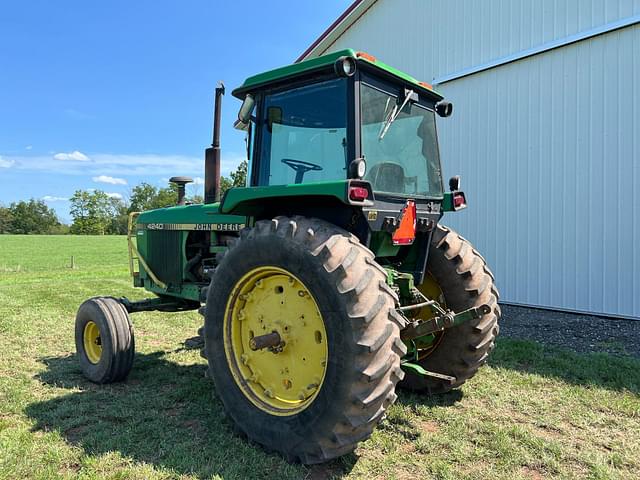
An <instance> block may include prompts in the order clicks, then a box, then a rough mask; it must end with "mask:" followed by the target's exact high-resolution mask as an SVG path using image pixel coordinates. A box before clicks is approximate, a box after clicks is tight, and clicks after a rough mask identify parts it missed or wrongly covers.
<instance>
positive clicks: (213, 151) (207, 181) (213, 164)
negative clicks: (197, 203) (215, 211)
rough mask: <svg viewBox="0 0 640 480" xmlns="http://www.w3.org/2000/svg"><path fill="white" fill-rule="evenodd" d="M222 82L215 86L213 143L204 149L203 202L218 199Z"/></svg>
mask: <svg viewBox="0 0 640 480" xmlns="http://www.w3.org/2000/svg"><path fill="white" fill-rule="evenodd" d="M223 95H224V83H222V82H220V83H218V86H217V87H216V96H215V103H214V107H213V143H212V144H211V146H210V147H209V148H207V149H206V150H205V151H204V203H215V202H219V201H220V113H221V110H222V96H223Z"/></svg>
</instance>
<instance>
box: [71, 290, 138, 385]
mask: <svg viewBox="0 0 640 480" xmlns="http://www.w3.org/2000/svg"><path fill="white" fill-rule="evenodd" d="M75 334H76V335H75V337H76V352H77V356H78V361H79V362H80V368H82V373H84V375H85V377H87V378H88V379H89V380H91V381H92V382H95V383H112V382H117V381H120V380H124V379H125V378H126V377H127V375H128V374H129V372H130V371H131V367H132V365H133V357H134V354H135V344H134V337H133V328H132V326H131V322H130V321H129V314H128V313H127V310H126V309H125V308H124V306H123V305H122V303H121V302H119V301H118V300H116V299H115V298H112V297H95V298H90V299H89V300H87V301H85V302H84V303H83V304H82V305H80V308H79V309H78V313H77V315H76V327H75Z"/></svg>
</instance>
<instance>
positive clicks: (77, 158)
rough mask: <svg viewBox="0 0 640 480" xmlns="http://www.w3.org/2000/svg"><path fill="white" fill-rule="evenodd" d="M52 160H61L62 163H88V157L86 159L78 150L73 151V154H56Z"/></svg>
mask: <svg viewBox="0 0 640 480" xmlns="http://www.w3.org/2000/svg"><path fill="white" fill-rule="evenodd" d="M53 158H55V159H56V160H63V161H69V160H70V161H74V162H88V161H89V157H87V156H86V155H85V154H84V153H82V152H79V151H78V150H74V151H73V152H69V153H64V152H61V153H56V154H55V155H54V156H53Z"/></svg>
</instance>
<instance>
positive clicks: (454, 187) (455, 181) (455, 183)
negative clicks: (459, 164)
mask: <svg viewBox="0 0 640 480" xmlns="http://www.w3.org/2000/svg"><path fill="white" fill-rule="evenodd" d="M449 190H451V191H452V192H457V191H458V190H460V175H456V176H455V177H451V178H450V179H449Z"/></svg>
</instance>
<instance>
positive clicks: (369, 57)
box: [356, 52, 376, 63]
mask: <svg viewBox="0 0 640 480" xmlns="http://www.w3.org/2000/svg"><path fill="white" fill-rule="evenodd" d="M356 57H358V58H364V59H365V60H368V61H370V62H372V63H375V62H376V57H374V56H373V55H369V54H368V53H365V52H357V53H356Z"/></svg>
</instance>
